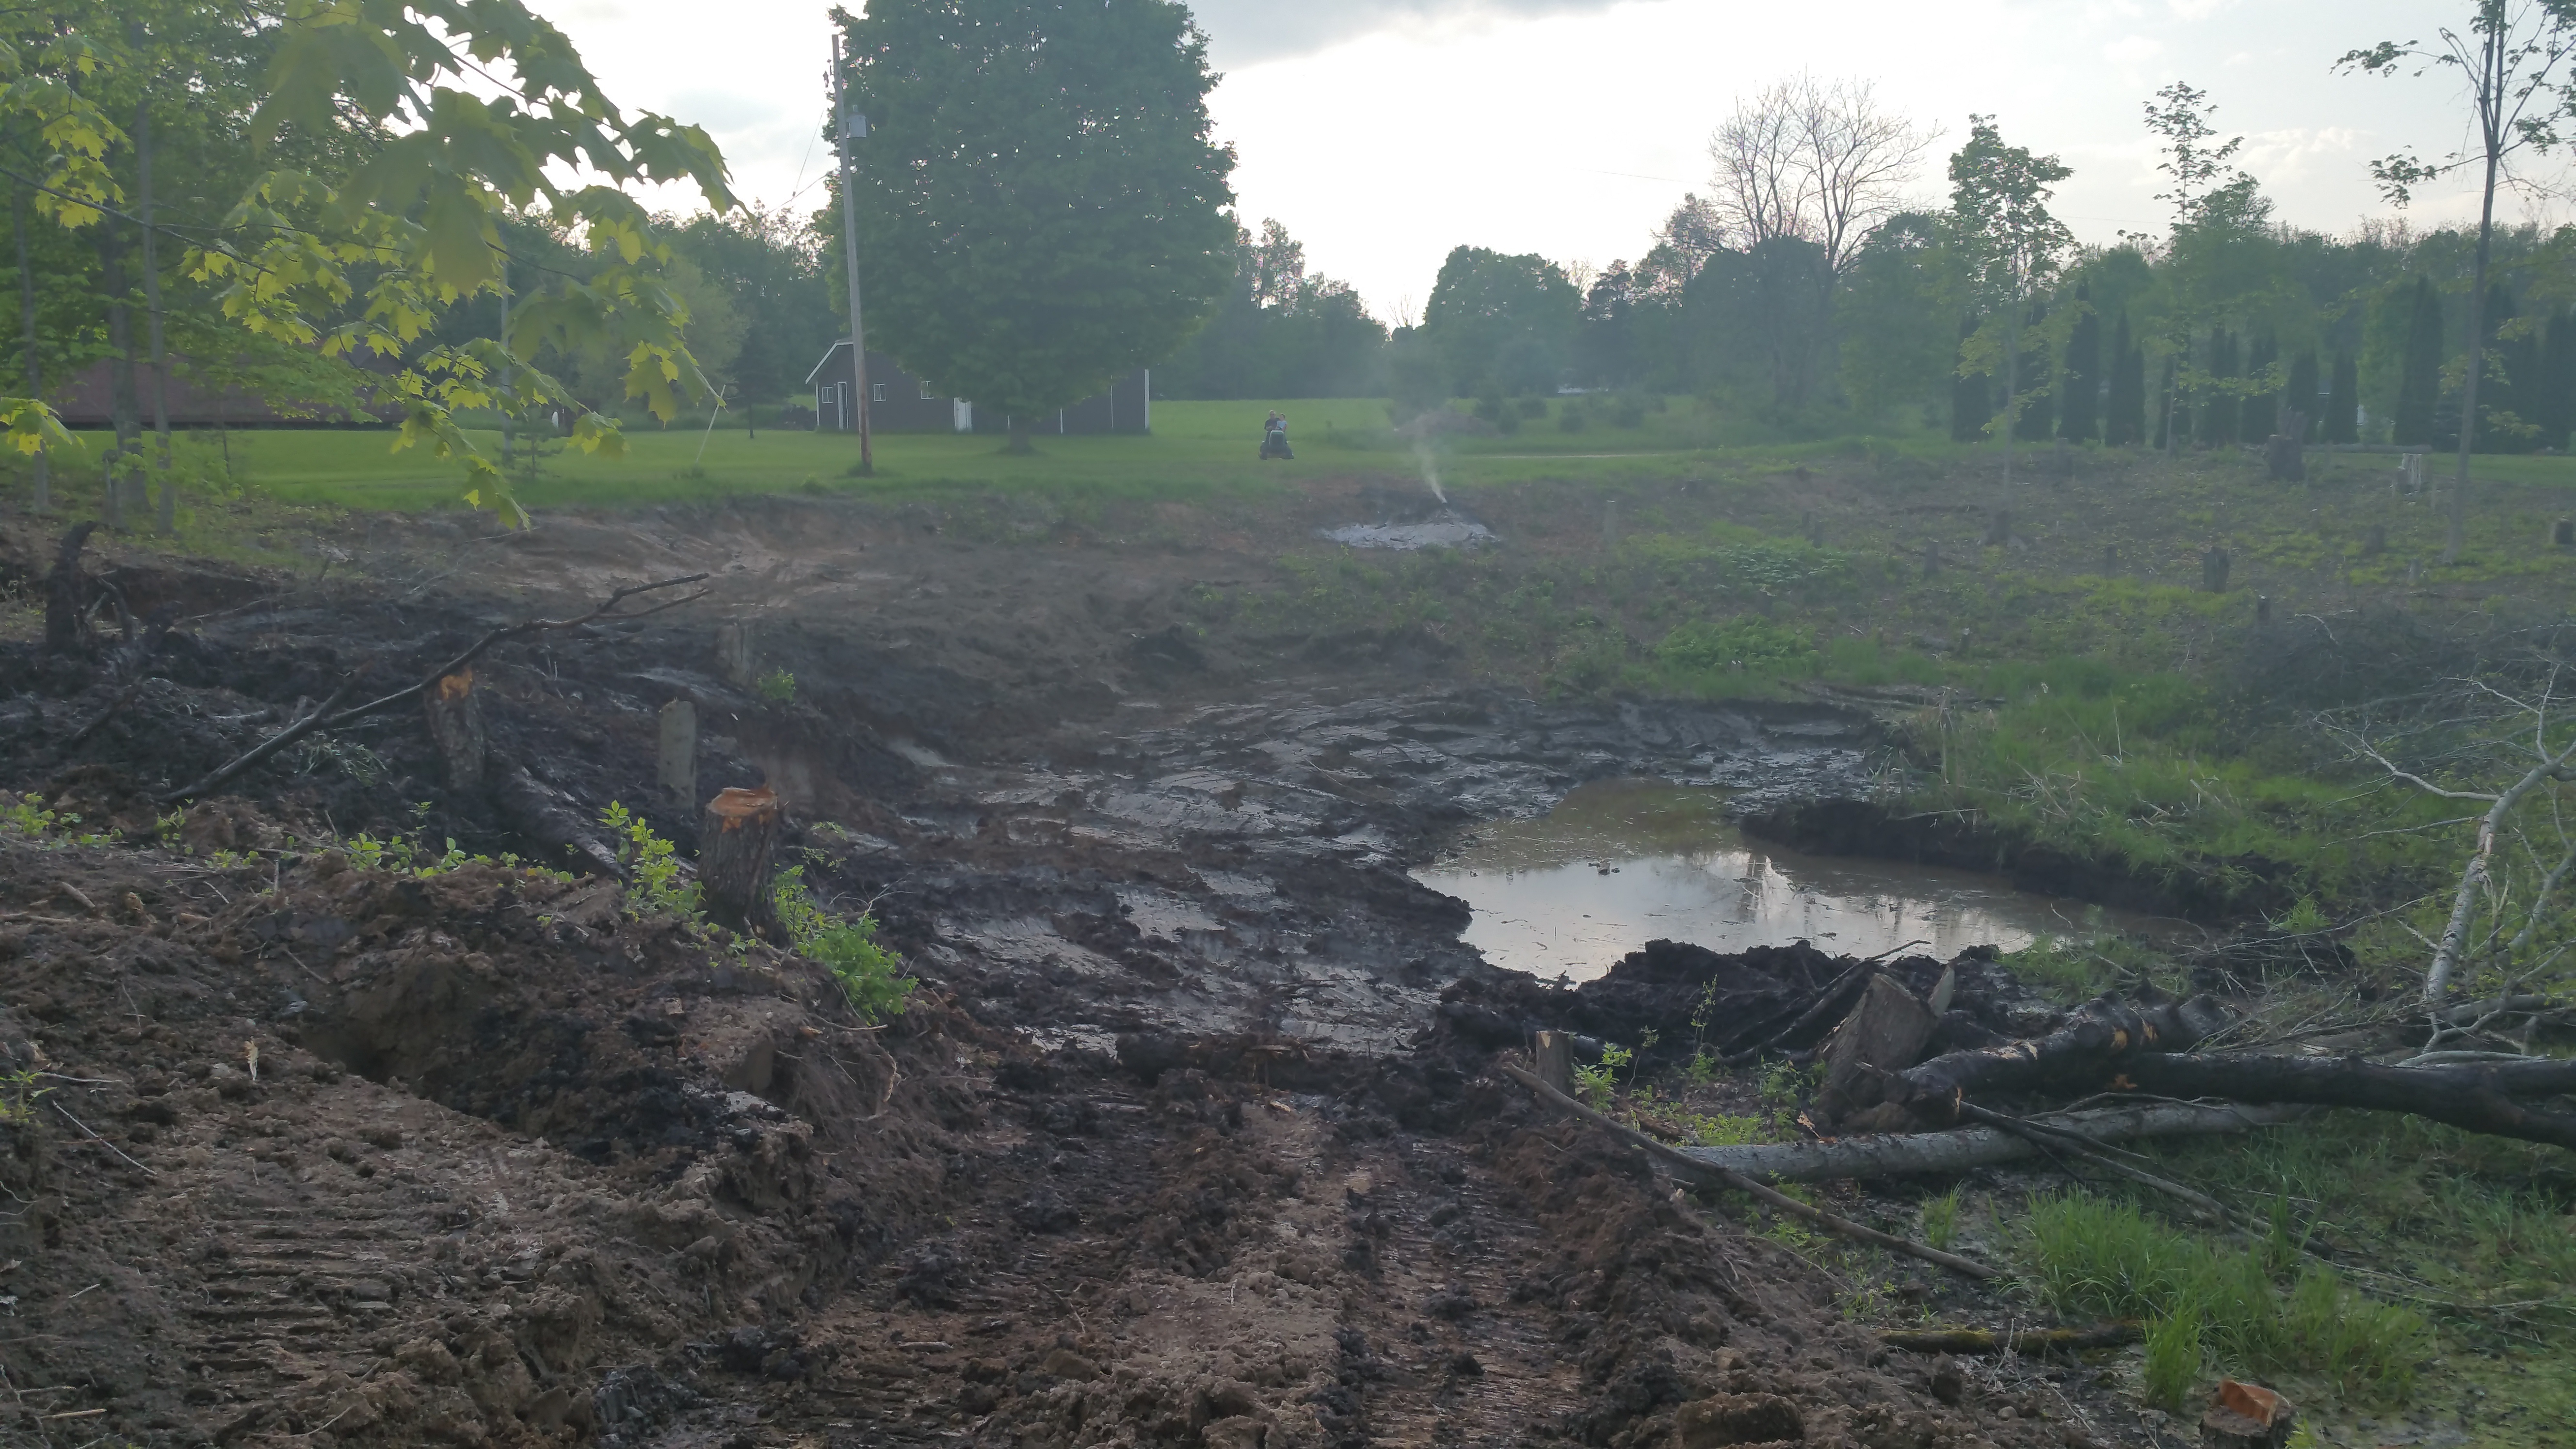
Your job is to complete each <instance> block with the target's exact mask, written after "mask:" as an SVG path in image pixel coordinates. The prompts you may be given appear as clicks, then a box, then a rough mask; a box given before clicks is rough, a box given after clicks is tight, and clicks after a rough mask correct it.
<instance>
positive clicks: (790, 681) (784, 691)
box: [752, 669, 796, 704]
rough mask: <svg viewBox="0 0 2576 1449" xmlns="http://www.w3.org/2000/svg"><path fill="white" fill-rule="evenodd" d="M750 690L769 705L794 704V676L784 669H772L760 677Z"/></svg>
mask: <svg viewBox="0 0 2576 1449" xmlns="http://www.w3.org/2000/svg"><path fill="white" fill-rule="evenodd" d="M752 688H753V689H755V690H757V691H759V693H760V697H761V698H762V699H765V700H767V701H769V702H770V703H771V704H794V703H795V702H796V676H795V675H793V674H790V673H788V672H787V671H786V670H784V669H773V670H771V671H769V672H768V673H767V674H764V675H762V676H760V680H759V682H758V683H756V684H754V685H753V686H752Z"/></svg>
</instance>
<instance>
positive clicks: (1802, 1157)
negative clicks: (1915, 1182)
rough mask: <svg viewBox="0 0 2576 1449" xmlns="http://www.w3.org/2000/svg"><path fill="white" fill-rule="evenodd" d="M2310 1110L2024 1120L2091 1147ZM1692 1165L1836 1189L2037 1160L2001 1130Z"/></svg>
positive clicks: (2132, 1112) (1835, 1144)
mask: <svg viewBox="0 0 2576 1449" xmlns="http://www.w3.org/2000/svg"><path fill="white" fill-rule="evenodd" d="M2312 1110H2313V1109H2311V1108H2306V1107H2298V1106H2274V1107H2229V1106H2201V1105H2197V1104H2193V1103H2183V1102H2173V1103H2156V1104H2154V1105H2151V1106H2138V1107H2112V1108H2105V1109H2102V1110H2099V1111H2091V1112H2063V1113H2053V1114H2050V1115H2048V1116H2044V1117H2030V1118H2025V1119H2023V1122H2024V1125H2026V1126H2030V1127H2034V1128H2043V1129H2047V1130H2048V1131H2057V1132H2067V1133H2071V1134H2073V1135H2075V1136H2077V1137H2081V1138H2083V1139H2084V1140H2085V1141H2088V1142H2118V1141H2125V1140H2128V1139H2131V1138H2138V1137H2196V1136H2211V1135H2216V1134H2220V1133H2231V1132H2246V1131H2251V1130H2253V1129H2254V1128H2257V1127H2274V1126H2278V1125H2280V1124H2281V1123H2284V1122H2295V1121H2297V1120H2299V1119H2300V1118H2302V1117H2305V1116H2307V1115H2309V1113H2310V1112H2311V1111H2312ZM1674 1150H1675V1151H1677V1152H1679V1153H1681V1154H1682V1155H1683V1156H1685V1157H1688V1158H1690V1159H1692V1160H1693V1161H1695V1162H1702V1163H1706V1164H1708V1165H1709V1166H1712V1167H1723V1168H1726V1169H1727V1170H1729V1171H1732V1172H1740V1173H1744V1174H1746V1175H1748V1176H1752V1177H1767V1178H1771V1179H1774V1180H1776V1181H1780V1182H1834V1181H1838V1180H1841V1179H1844V1178H1855V1177H1902V1176H1905V1175H1906V1174H1908V1173H1917V1172H1944V1173H1946V1172H1964V1171H1966V1170H1968V1169H1969V1168H1972V1167H1983V1166H1986V1165H1987V1164H1989V1163H1996V1162H2012V1161H2015V1160H2018V1159H2020V1158H2024V1157H2036V1156H2038V1155H2039V1148H2038V1147H2037V1146H2036V1145H2034V1144H2033V1143H2032V1142H2031V1141H2030V1140H2029V1139H2028V1138H2027V1137H2024V1136H2021V1135H2017V1134H2015V1133H2012V1132H2008V1131H2005V1130H2003V1129H2002V1128H1999V1127H1969V1128H1963V1129H1961V1130H1959V1131H1956V1132H1904V1133H1868V1134H1864V1135H1857V1136H1846V1137H1836V1138H1833V1139H1831V1140H1829V1141H1824V1142H1762V1143H1754V1144H1750V1145H1747V1146H1743V1147H1680V1148H1675V1149H1674Z"/></svg>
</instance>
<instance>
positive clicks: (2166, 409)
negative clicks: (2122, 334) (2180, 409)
mask: <svg viewBox="0 0 2576 1449" xmlns="http://www.w3.org/2000/svg"><path fill="white" fill-rule="evenodd" d="M2174 411H2175V409H2174V360H2173V358H2171V357H2170V356H2168V357H2167V358H2166V359H2165V375H2164V377H2163V379H2162V380H2161V381H2159V382H2158V383H2157V384H2156V451H2157V452H2159V453H2161V452H2163V451H2164V450H2165V448H2166V446H2167V445H2168V444H2170V443H2171V442H2172V441H2173V439H2172V435H2171V430H2172V427H2173V416H2174ZM2186 421H2188V419H2186Z"/></svg>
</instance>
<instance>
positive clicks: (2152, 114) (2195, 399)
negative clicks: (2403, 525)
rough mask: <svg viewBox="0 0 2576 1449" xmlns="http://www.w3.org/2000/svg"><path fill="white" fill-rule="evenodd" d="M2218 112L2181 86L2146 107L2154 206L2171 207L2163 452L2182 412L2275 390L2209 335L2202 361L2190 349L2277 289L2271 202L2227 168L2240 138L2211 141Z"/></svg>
mask: <svg viewBox="0 0 2576 1449" xmlns="http://www.w3.org/2000/svg"><path fill="white" fill-rule="evenodd" d="M2217 109H2218V108H2217V106H2216V105H2215V104H2214V103H2212V102H2211V101H2210V99H2209V93H2208V92H2206V91H2203V90H2200V89H2198V88H2196V87H2193V86H2189V85H2185V84H2183V83H2181V82H2179V81H2177V82H2175V83H2174V84H2172V85H2169V86H2166V87H2164V88H2163V89H2161V90H2159V91H2157V92H2156V98H2155V99H2154V100H2153V101H2150V102H2148V103H2147V105H2146V119H2147V131H2148V133H2149V134H2151V135H2153V136H2155V137H2156V138H2157V140H2158V142H2159V143H2160V146H2161V149H2162V150H2163V152H2164V157H2163V159H2162V160H2160V161H2158V162H2157V163H2156V169H2157V170H2158V171H2161V172H2163V173H2164V176H2165V182H2166V186H2167V189H2166V190H2164V191H2161V192H2158V193H2157V194H2156V200H2158V201H2162V202H2165V203H2166V204H2168V205H2169V206H2171V207H2172V208H2173V222H2172V228H2171V230H2170V231H2169V232H2168V233H2167V238H2166V243H2165V247H2164V256H2163V257H2162V259H2161V260H2162V263H2163V265H2162V266H2160V267H2159V268H2158V271H2159V273H2160V276H2159V280H2160V281H2161V282H2162V284H2163V285H2162V288H2161V300H2162V303H2163V315H2162V325H2161V327H2160V328H2159V329H2158V338H2159V341H2160V344H2161V348H2162V350H2163V352H2164V354H2165V356H2166V358H2167V359H2168V361H2169V365H2170V366H2171V367H2172V369H2173V386H2172V387H2171V388H2169V389H2167V390H2166V392H2165V395H2164V397H2163V399H2162V403H2163V407H2164V416H2163V418H2162V419H2161V420H2160V423H2159V427H2158V433H2159V435H2160V436H2161V437H2162V438H2163V439H2164V440H2165V448H2166V451H2167V452H2168V453H2178V452H2180V451H2181V450H2182V440H2183V435H2184V434H2185V433H2187V432H2189V431H2190V424H2189V421H2188V419H2187V418H2186V417H2185V416H2184V414H2185V412H2186V411H2187V410H2188V409H2190V408H2192V407H2194V406H2195V405H2199V404H2206V403H2211V402H2224V403H2231V404H2232V403H2233V402H2235V401H2237V400H2239V399H2242V398H2244V397H2246V396H2249V395H2254V394H2260V393H2265V392H2273V391H2277V390H2278V389H2279V387H2280V385H2281V384H2280V378H2279V377H2278V376H2277V375H2276V372H2275V371H2274V370H2273V369H2269V368H2267V369H2265V370H2263V371H2261V372H2260V373H2258V374H2256V375H2253V376H2250V377H2249V376H2246V375H2244V374H2243V373H2242V372H2241V370H2238V369H2236V368H2234V367H2233V365H2232V363H2231V362H2230V361H2229V360H2228V359H2227V357H2225V356H2223V355H2222V354H2223V353H2224V351H2225V348H2224V345H2223V344H2221V342H2220V341H2219V340H2218V339H2217V338H2216V337H2215V336H2214V335H2213V336H2212V339H2211V347H2210V351H2209V352H2208V353H2207V354H2206V361H2204V355H2203V354H2202V353H2200V352H2199V351H2198V350H2197V348H2196V346H2195V343H2196V342H2197V340H2198V339H2199V338H2200V337H2201V335H2202V334H2203V333H2205V332H2207V333H2213V334H2214V333H2215V331H2216V330H2217V329H2218V328H2220V327H2221V326H2223V325H2227V324H2231V323H2234V322H2236V321H2237V320H2239V319H2240V318H2241V317H2243V316H2244V315H2245V314H2247V313H2248V312H2251V311H2253V310H2256V309H2257V308H2258V307H2259V306H2260V305H2261V303H2262V301H2263V299H2264V297H2265V295H2266V294H2267V293H2269V292H2270V291H2272V290H2273V287H2274V285H2275V281H2276V279H2275V278H2274V277H2273V276H2272V274H2271V270H2270V267H2269V263H2270V262H2271V257H2270V254H2269V252H2268V251H2267V249H2266V248H2265V247H2264V246H2263V244H2262V242H2263V235H2262V234H2263V231H2264V228H2265V226H2266V224H2267V223H2268V222H2269V220H2270V218H2271V210H2272V208H2271V203H2270V202H2269V201H2267V200H2265V199H2264V197H2263V193H2262V191H2261V190H2260V188H2259V187H2258V186H2257V185H2256V183H2255V180H2254V178H2253V177H2252V176H2250V175H2248V174H2246V173H2245V172H2244V171H2243V170H2241V169H2239V168H2237V167H2236V166H2235V165H2234V164H2233V163H2234V161H2235V158H2236V153H2237V151H2238V150H2239V149H2240V148H2241V147H2243V145H2244V144H2245V138H2244V137H2242V136H2231V137H2229V138H2228V139H2226V140H2224V141H2221V140H2219V139H2218V132H2217V128H2216V127H2214V126H2212V125H2211V124H2210V117H2211V116H2212V115H2213V114H2214V113H2215V112H2216V111H2217Z"/></svg>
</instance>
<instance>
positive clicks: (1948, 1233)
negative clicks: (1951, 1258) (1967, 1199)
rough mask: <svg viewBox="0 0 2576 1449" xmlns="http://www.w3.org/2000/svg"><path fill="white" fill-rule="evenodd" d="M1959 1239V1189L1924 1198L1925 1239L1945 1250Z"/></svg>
mask: <svg viewBox="0 0 2576 1449" xmlns="http://www.w3.org/2000/svg"><path fill="white" fill-rule="evenodd" d="M1958 1240H1959V1190H1958V1189H1957V1188H1955V1187H1954V1188H1952V1189H1950V1190H1949V1191H1948V1192H1945V1193H1943V1194H1941V1195H1940V1196H1939V1197H1927V1198H1925V1199H1924V1200H1923V1241H1925V1242H1927V1243H1930V1244H1931V1245H1932V1246H1933V1247H1935V1248H1939V1249H1941V1250H1943V1251H1944V1252H1946V1251H1948V1250H1949V1247H1950V1245H1951V1244H1952V1243H1955V1242H1957V1241H1958Z"/></svg>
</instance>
